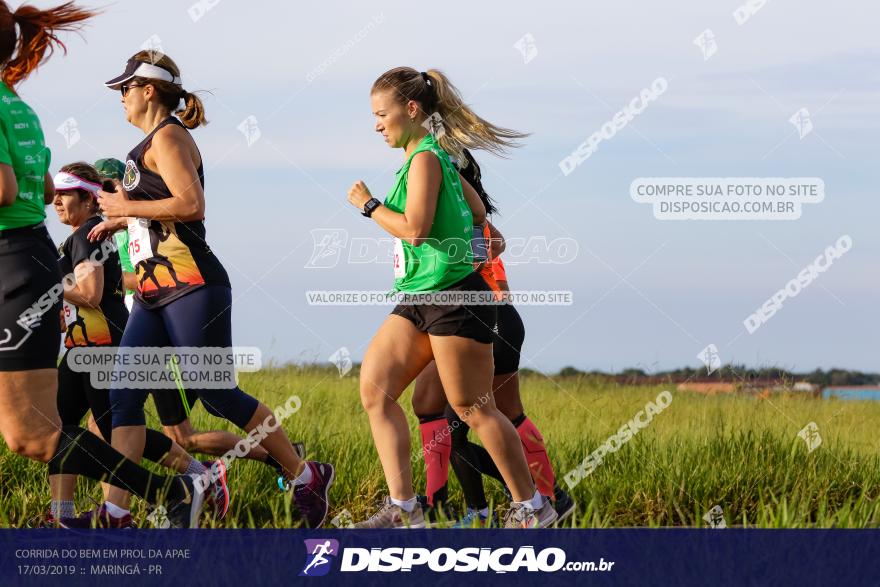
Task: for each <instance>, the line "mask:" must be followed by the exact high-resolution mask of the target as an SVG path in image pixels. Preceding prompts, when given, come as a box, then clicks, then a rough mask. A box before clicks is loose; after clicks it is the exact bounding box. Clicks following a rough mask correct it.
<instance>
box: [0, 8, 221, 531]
mask: <svg viewBox="0 0 880 587" xmlns="http://www.w3.org/2000/svg"><path fill="white" fill-rule="evenodd" d="M93 15H94V13H93V12H90V11H88V10H83V9H81V8H79V7H77V6H76V5H75V4H73V3H72V2H68V3H66V4H62V5H61V6H57V7H55V8H48V9H46V10H41V9H39V8H35V7H33V6H28V5H24V6H20V7H18V9H16V10H15V11H14V12H13V11H11V10H10V9H9V6H8V5H7V4H6V2H2V1H0V78H2V84H0V433H2V434H3V438H4V440H5V441H6V444H7V446H8V447H9V449H10V450H11V451H13V452H15V453H17V454H20V455H22V456H25V457H28V458H31V459H34V460H36V461H40V462H43V463H48V464H49V473H50V474H51V475H59V474H74V475H83V476H86V477H90V478H92V479H96V480H104V481H107V482H108V483H110V484H112V485H116V486H120V487H124V488H126V489H128V490H129V491H131V492H133V493H135V494H136V495H139V496H140V497H142V498H144V499H146V500H147V501H148V502H150V503H157V502H159V501H163V500H164V501H165V503H166V504H167V505H168V506H169V507H168V511H169V514H170V519H171V522H172V524H174V525H175V526H183V527H191V526H196V525H197V524H198V515H199V512H200V510H201V506H202V502H203V498H204V496H203V494H202V493H199V492H196V491H195V482H194V479H193V478H191V477H189V476H188V475H178V476H175V477H162V476H159V475H155V474H152V473H150V472H149V471H147V470H146V469H143V468H141V467H140V466H138V465H136V464H135V463H133V462H131V461H129V460H127V459H125V457H123V456H122V455H121V454H120V453H119V452H117V451H115V450H114V449H113V448H111V447H110V445H109V444H107V443H105V442H104V441H103V440H101V439H100V438H98V437H97V436H95V435H94V434H92V433H91V432H88V431H87V430H84V429H82V428H80V427H78V426H73V425H67V426H64V425H62V423H61V419H60V417H59V415H58V408H57V406H56V394H57V389H58V372H57V369H56V360H57V357H58V328H59V322H58V321H59V316H60V314H61V298H62V294H63V291H64V288H63V286H62V283H61V273H60V270H59V268H58V263H57V253H56V250H55V247H54V246H53V244H52V241H51V239H50V238H49V233H48V232H47V230H46V227H45V225H44V219H45V217H46V211H45V205H46V204H48V203H50V202H51V201H52V199H53V198H54V195H55V191H54V188H53V186H52V178H51V177H50V176H49V175H48V170H49V158H50V154H49V150H48V149H47V148H46V143H45V139H44V137H43V131H42V126H41V125H40V121H39V119H38V118H37V115H36V114H35V113H34V111H33V110H32V109H31V108H30V107H29V106H28V105H27V104H26V103H25V102H23V101H22V100H21V98H20V97H19V96H18V94H17V93H16V91H15V89H14V88H15V87H16V86H17V84H19V83H20V82H21V81H23V80H24V79H25V78H26V77H27V76H28V75H29V74H30V73H32V72H33V71H34V70H35V69H36V68H37V67H38V66H39V64H40V63H41V62H42V61H43V59H44V58H45V57H46V56H47V55H48V54H51V52H52V50H53V49H54V48H55V47H56V46H58V47H61V48H62V49H63V48H64V45H62V44H61V42H60V41H59V40H58V37H57V36H56V35H57V33H58V32H61V31H69V30H76V29H78V28H79V26H80V25H81V23H83V22H84V21H85V20H87V19H88V18H90V17H91V16H93Z"/></svg>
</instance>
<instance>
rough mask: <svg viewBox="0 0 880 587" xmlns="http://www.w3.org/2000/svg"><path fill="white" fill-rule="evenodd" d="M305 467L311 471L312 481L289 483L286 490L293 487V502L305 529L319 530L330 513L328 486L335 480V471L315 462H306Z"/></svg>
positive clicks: (330, 467)
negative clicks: (298, 483) (296, 483)
mask: <svg viewBox="0 0 880 587" xmlns="http://www.w3.org/2000/svg"><path fill="white" fill-rule="evenodd" d="M305 465H306V467H309V468H310V469H311V470H312V480H311V481H309V482H308V483H307V484H305V485H295V484H293V483H292V482H289V483H288V484H287V485H286V488H287V489H288V490H290V489H291V487H290V485H293V487H292V493H293V501H294V503H296V507H297V509H298V510H299V515H300V518H302V521H303V522H304V523H305V525H306V527H307V528H320V527H321V524H323V523H324V520H325V519H326V518H327V512H329V511H330V500H329V494H330V486H331V485H333V481H334V480H335V479H336V470H335V469H334V468H333V465H331V464H329V463H319V462H317V461H306V462H305Z"/></svg>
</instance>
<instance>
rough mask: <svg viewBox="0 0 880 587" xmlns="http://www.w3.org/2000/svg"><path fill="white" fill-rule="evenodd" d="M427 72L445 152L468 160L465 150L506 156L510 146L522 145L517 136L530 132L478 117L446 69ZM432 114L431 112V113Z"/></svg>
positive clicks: (520, 136)
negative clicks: (439, 120) (442, 131)
mask: <svg viewBox="0 0 880 587" xmlns="http://www.w3.org/2000/svg"><path fill="white" fill-rule="evenodd" d="M425 73H427V76H428V78H429V79H430V80H431V83H430V85H431V86H433V91H434V96H435V103H434V106H435V108H436V111H437V113H438V114H439V115H440V118H441V119H442V121H443V128H444V130H445V133H443V135H442V136H441V137H440V139H439V140H438V142H439V143H440V146H441V147H442V148H443V150H444V151H446V152H447V153H449V154H450V155H453V156H454V157H455V158H456V159H457V160H459V161H467V159H466V158H465V156H464V150H465V149H472V150H473V149H482V150H484V151H490V152H492V153H494V154H496V155H500V156H502V157H503V156H504V155H506V154H507V152H508V151H509V150H510V149H513V148H516V147H519V146H520V144H519V142H518V139H523V138H525V137H527V136H528V134H527V133H521V132H518V131H515V130H512V129H509V128H504V127H501V126H496V125H494V124H492V123H491V122H489V121H488V120H485V119H483V118H481V117H480V116H478V115H477V113H475V112H474V111H473V110H471V108H470V106H468V105H467V104H465V102H464V99H463V98H462V96H461V93H460V92H459V91H458V88H456V87H455V86H454V85H453V84H452V82H451V81H449V78H447V77H446V75H444V74H443V72H441V71H439V70H437V69H429V70H428V71H427V72H425ZM430 114H431V113H430V112H429V113H428V115H429V116H430Z"/></svg>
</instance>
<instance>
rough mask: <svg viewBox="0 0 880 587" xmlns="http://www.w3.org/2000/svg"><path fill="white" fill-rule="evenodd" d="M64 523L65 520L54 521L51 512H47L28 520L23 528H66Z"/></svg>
mask: <svg viewBox="0 0 880 587" xmlns="http://www.w3.org/2000/svg"><path fill="white" fill-rule="evenodd" d="M66 521H67V519H66V518H58V519H56V518H55V516H53V515H52V512H51V511H48V512H46V513H45V514H39V515H37V516H34V517H33V518H31V519H29V520H28V521H27V522H26V524H25V526H26V527H27V528H66V527H67V525H66V524H65V522H66Z"/></svg>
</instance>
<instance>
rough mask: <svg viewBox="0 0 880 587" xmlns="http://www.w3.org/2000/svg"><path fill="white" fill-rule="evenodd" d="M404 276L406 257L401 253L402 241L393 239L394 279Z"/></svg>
mask: <svg viewBox="0 0 880 587" xmlns="http://www.w3.org/2000/svg"><path fill="white" fill-rule="evenodd" d="M405 276H406V258H405V257H404V254H403V241H402V240H400V239H399V238H395V239H394V279H400V278H401V277H405Z"/></svg>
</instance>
